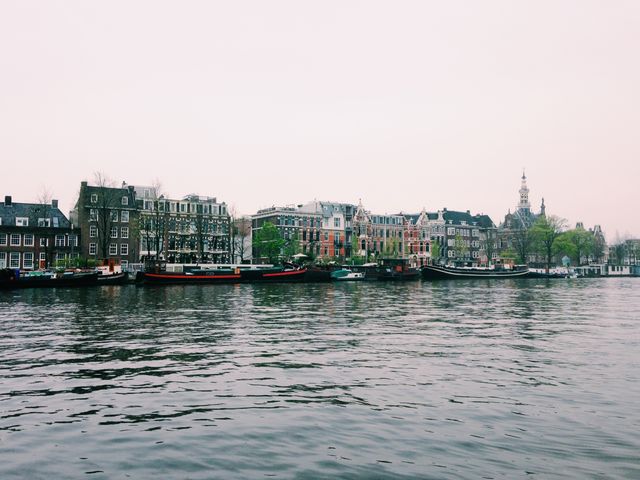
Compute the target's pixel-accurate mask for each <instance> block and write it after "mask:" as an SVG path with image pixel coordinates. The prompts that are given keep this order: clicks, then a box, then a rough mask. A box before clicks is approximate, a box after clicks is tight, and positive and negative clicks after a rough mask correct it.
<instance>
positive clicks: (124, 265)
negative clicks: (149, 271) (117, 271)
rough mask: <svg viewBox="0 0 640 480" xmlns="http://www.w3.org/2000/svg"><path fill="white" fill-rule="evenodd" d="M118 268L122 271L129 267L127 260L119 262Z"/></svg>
mask: <svg viewBox="0 0 640 480" xmlns="http://www.w3.org/2000/svg"><path fill="white" fill-rule="evenodd" d="M120 266H121V267H122V269H123V270H126V269H127V268H128V267H129V260H120Z"/></svg>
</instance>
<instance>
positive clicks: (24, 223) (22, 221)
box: [16, 217, 29, 227]
mask: <svg viewBox="0 0 640 480" xmlns="http://www.w3.org/2000/svg"><path fill="white" fill-rule="evenodd" d="M28 226H29V218H28V217H16V227H28Z"/></svg>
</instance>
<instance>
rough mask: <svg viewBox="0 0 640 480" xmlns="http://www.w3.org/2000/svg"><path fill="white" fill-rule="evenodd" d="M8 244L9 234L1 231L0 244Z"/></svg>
mask: <svg viewBox="0 0 640 480" xmlns="http://www.w3.org/2000/svg"><path fill="white" fill-rule="evenodd" d="M6 244H7V234H6V233H0V245H6Z"/></svg>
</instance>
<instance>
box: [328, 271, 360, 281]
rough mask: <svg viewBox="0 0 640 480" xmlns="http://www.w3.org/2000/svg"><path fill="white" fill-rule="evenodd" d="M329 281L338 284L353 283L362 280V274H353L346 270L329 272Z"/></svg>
mask: <svg viewBox="0 0 640 480" xmlns="http://www.w3.org/2000/svg"><path fill="white" fill-rule="evenodd" d="M331 279H332V280H336V281H338V282H353V281H358V280H364V273H362V272H354V271H353V270H350V269H348V268H341V269H340V270H335V271H333V272H331Z"/></svg>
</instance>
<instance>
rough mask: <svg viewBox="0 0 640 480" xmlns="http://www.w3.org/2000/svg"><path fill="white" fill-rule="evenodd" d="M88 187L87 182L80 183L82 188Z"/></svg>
mask: <svg viewBox="0 0 640 480" xmlns="http://www.w3.org/2000/svg"><path fill="white" fill-rule="evenodd" d="M87 185H88V184H87V182H80V187H86V186H87Z"/></svg>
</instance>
